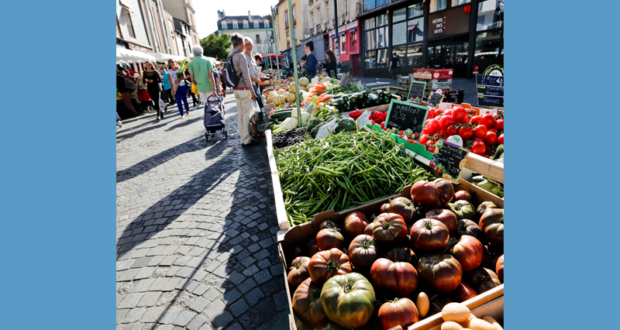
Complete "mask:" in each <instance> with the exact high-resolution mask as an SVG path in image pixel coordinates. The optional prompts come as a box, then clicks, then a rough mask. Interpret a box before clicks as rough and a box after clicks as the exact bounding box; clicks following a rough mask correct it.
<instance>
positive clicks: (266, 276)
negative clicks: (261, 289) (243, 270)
mask: <svg viewBox="0 0 620 330" xmlns="http://www.w3.org/2000/svg"><path fill="white" fill-rule="evenodd" d="M254 279H255V280H256V282H257V283H258V284H263V283H265V282H267V281H269V280H270V279H271V274H270V273H269V271H268V270H266V269H265V270H261V271H260V272H258V273H256V274H255V275H254Z"/></svg>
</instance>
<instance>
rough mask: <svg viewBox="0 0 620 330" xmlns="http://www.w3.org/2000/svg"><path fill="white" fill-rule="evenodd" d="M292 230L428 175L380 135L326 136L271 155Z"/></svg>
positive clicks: (398, 188) (386, 137)
mask: <svg viewBox="0 0 620 330" xmlns="http://www.w3.org/2000/svg"><path fill="white" fill-rule="evenodd" d="M274 154H275V157H276V163H277V166H278V169H279V172H280V180H281V185H282V192H283V195H284V204H285V208H286V211H287V213H288V216H289V220H290V222H291V224H292V225H295V224H300V223H304V222H307V221H308V220H309V219H311V217H312V216H313V215H314V214H316V213H319V212H323V211H326V210H335V211H341V210H345V209H348V208H351V207H353V206H357V205H362V204H365V203H367V202H368V201H371V200H373V199H376V198H380V197H385V196H389V195H392V194H395V193H399V192H401V191H402V189H403V188H404V187H405V186H407V185H411V184H413V183H415V182H416V181H419V180H425V179H429V178H431V177H432V176H431V174H430V173H429V172H427V171H426V170H424V169H423V168H421V167H419V166H417V165H415V164H414V163H413V160H412V158H411V157H410V156H408V155H407V154H406V153H405V152H404V147H403V146H402V145H399V144H397V143H396V142H394V140H393V139H391V138H390V137H388V136H385V135H382V134H380V133H378V132H369V133H366V132H360V133H358V134H351V135H348V134H338V135H329V136H328V137H326V138H325V139H319V140H306V141H304V142H301V143H298V144H296V145H293V146H290V147H288V148H286V149H282V150H275V151H274Z"/></svg>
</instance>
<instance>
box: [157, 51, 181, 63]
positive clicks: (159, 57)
mask: <svg viewBox="0 0 620 330" xmlns="http://www.w3.org/2000/svg"><path fill="white" fill-rule="evenodd" d="M152 55H153V56H154V57H155V58H156V59H157V60H159V61H160V62H167V61H168V60H173V61H175V62H182V61H183V60H184V59H185V57H183V56H177V55H171V54H159V53H153V54H152Z"/></svg>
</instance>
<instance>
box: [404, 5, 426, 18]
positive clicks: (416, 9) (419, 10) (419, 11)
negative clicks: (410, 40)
mask: <svg viewBox="0 0 620 330" xmlns="http://www.w3.org/2000/svg"><path fill="white" fill-rule="evenodd" d="M407 11H408V15H409V18H412V17H416V16H422V15H424V8H423V7H422V3H416V4H415V5H411V6H409V7H407Z"/></svg>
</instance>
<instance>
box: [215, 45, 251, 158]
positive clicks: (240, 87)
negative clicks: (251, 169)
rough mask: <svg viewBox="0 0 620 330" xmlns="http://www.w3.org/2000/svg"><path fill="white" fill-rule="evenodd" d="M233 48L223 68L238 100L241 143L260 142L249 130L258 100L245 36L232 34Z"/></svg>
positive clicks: (225, 78) (226, 79) (243, 144)
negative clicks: (245, 52)
mask: <svg viewBox="0 0 620 330" xmlns="http://www.w3.org/2000/svg"><path fill="white" fill-rule="evenodd" d="M230 41H231V42H232V46H233V50H232V52H231V53H230V55H228V58H227V59H226V63H224V70H222V78H223V79H222V80H223V81H224V82H225V83H226V85H227V86H230V87H232V89H233V93H234V94H235V100H236V101H237V123H238V126H239V136H240V137H241V145H242V146H244V147H247V146H253V145H257V144H260V143H259V142H258V141H256V140H254V139H252V137H251V136H250V132H249V130H248V128H249V126H250V115H251V114H252V113H253V112H252V102H254V101H255V100H256V93H254V89H253V88H252V80H251V78H250V69H249V66H248V61H247V60H246V58H245V55H244V50H245V45H244V43H243V37H242V36H241V35H240V34H239V33H233V34H232V35H231V36H230Z"/></svg>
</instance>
